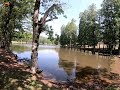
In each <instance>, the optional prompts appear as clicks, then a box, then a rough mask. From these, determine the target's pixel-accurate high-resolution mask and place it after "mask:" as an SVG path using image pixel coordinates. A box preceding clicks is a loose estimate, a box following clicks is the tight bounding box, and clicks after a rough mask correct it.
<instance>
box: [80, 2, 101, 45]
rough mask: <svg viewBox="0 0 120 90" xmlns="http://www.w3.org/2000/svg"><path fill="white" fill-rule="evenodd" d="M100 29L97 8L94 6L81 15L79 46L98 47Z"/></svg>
mask: <svg viewBox="0 0 120 90" xmlns="http://www.w3.org/2000/svg"><path fill="white" fill-rule="evenodd" d="M98 27H99V24H98V23H97V11H96V6H95V5H94V4H92V5H91V6H89V8H88V10H85V11H84V12H82V13H80V24H79V35H78V42H79V44H80V45H89V46H94V45H96V44H97V43H98V38H97V36H98V32H99V28H98Z"/></svg>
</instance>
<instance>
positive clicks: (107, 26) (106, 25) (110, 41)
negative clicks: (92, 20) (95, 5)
mask: <svg viewBox="0 0 120 90" xmlns="http://www.w3.org/2000/svg"><path fill="white" fill-rule="evenodd" d="M117 3H119V0H104V1H103V4H102V9H101V10H102V11H101V12H102V17H103V23H102V26H103V41H104V43H105V44H106V45H107V48H108V50H109V51H110V52H111V53H112V49H113V46H116V44H117V42H116V41H117V36H118V32H119V29H118V26H117V24H118V20H119V18H120V17H119V16H118V12H119V9H120V7H118V5H117ZM117 19H118V20H117Z"/></svg>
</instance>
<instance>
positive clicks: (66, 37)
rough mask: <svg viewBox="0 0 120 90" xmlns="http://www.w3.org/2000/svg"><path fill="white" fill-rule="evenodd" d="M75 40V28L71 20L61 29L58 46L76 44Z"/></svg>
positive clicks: (73, 21)
mask: <svg viewBox="0 0 120 90" xmlns="http://www.w3.org/2000/svg"><path fill="white" fill-rule="evenodd" d="M76 40H77V26H76V24H75V20H74V19H72V20H71V22H69V23H68V24H67V25H66V26H64V25H63V26H62V27H61V36H60V44H61V45H62V46H64V45H70V46H71V45H72V44H73V43H76Z"/></svg>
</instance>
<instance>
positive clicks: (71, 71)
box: [12, 45, 111, 81]
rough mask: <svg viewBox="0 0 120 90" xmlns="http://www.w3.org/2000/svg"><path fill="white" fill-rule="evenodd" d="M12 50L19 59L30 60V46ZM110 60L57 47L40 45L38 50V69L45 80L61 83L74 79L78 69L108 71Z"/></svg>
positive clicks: (20, 46) (14, 47)
mask: <svg viewBox="0 0 120 90" xmlns="http://www.w3.org/2000/svg"><path fill="white" fill-rule="evenodd" d="M12 49H13V51H14V53H16V54H17V55H18V57H19V58H20V59H22V58H28V59H30V58H31V45H13V47H12ZM110 59H111V58H110V57H101V56H98V55H91V54H89V53H82V52H80V51H74V50H68V49H63V48H59V46H47V45H46V46H43V45H40V46H39V50H38V67H39V68H40V69H41V70H43V72H44V74H45V75H46V77H47V78H51V79H53V78H54V79H56V80H62V81H66V80H67V79H74V78H75V77H76V71H77V70H78V67H79V68H84V67H86V66H89V67H92V68H95V69H99V68H106V69H107V70H108V71H110Z"/></svg>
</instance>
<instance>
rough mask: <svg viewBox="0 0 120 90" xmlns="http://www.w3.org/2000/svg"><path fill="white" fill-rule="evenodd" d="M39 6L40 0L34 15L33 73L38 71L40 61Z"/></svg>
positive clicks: (36, 3)
mask: <svg viewBox="0 0 120 90" xmlns="http://www.w3.org/2000/svg"><path fill="white" fill-rule="evenodd" d="M39 8H40V0H36V2H35V8H34V16H33V41H32V54H31V60H32V68H31V69H32V73H33V74H35V73H36V69H37V61H38V46H39V35H40V32H39V27H40V26H39V25H38V21H39V20H38V17H39Z"/></svg>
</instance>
